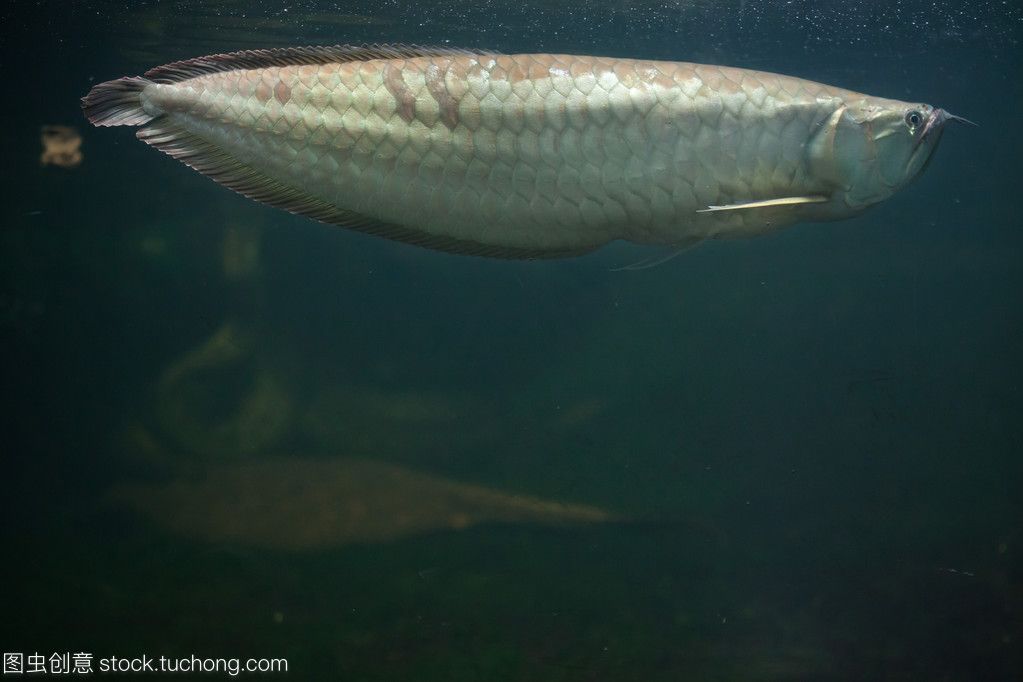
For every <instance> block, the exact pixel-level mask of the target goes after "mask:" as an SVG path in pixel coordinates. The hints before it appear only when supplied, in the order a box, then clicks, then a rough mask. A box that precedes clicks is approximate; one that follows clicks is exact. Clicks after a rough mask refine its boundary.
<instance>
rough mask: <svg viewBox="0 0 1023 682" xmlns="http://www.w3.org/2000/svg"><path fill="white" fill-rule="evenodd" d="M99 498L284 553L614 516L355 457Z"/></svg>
mask: <svg viewBox="0 0 1023 682" xmlns="http://www.w3.org/2000/svg"><path fill="white" fill-rule="evenodd" d="M106 499H107V500H108V501H109V502H110V503H112V504H113V505H115V506H124V507H126V508H128V509H130V510H133V511H135V512H138V513H140V514H142V515H143V516H144V517H146V518H148V519H150V520H151V521H153V522H154V523H155V524H156V525H157V526H159V527H161V528H164V529H166V530H168V531H170V532H172V533H175V534H178V535H182V536H184V537H189V538H193V539H196V540H199V541H202V542H212V543H231V544H237V545H243V546H248V547H256V548H263V549H277V550H289V551H303V550H316V549H330V548H338V547H345V546H348V545H355V544H377V543H386V542H394V541H397V540H401V539H404V538H407V537H411V536H415V535H424V534H430V533H438V532H442V531H460V530H465V529H467V528H471V527H473V526H477V525H480V524H536V525H543V526H554V527H566V528H567V527H573V526H584V525H589V524H597V523H614V522H619V521H621V520H622V519H621V517H619V516H617V515H616V514H614V513H612V512H609V511H606V510H604V509H601V508H599V507H594V506H590V505H585V504H577V503H566V502H559V501H555V500H548V499H541V498H537V497H532V496H529V495H519V494H513V493H509V492H503V491H500V490H495V489H493V488H488V487H485V486H481V485H477V484H473V483H465V482H461V481H454V480H450V479H447V478H443V477H440V476H436V475H434V474H428V473H425V472H421V471H417V470H415V469H408V468H405V467H401V466H397V465H394V464H389V463H387V462H382V461H377V460H372V459H364V458H359V457H319V458H317V457H294V456H271V457H266V458H263V459H252V460H245V461H241V462H235V463H230V464H211V465H208V466H206V467H203V468H201V469H199V470H197V471H193V472H192V473H191V474H190V475H185V474H182V475H177V476H174V477H172V478H170V479H169V480H167V481H163V482H148V481H135V482H127V481H126V482H123V483H119V484H116V485H114V486H112V487H111V488H110V489H109V490H108V491H107V494H106Z"/></svg>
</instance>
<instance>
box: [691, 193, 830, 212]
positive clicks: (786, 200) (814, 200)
mask: <svg viewBox="0 0 1023 682" xmlns="http://www.w3.org/2000/svg"><path fill="white" fill-rule="evenodd" d="M825 201H829V198H828V197H822V196H807V197H782V198H781V199H764V200H763V201H744V202H742V203H738V204H725V205H724V206H708V207H707V208H702V209H700V210H698V211H697V213H713V212H715V211H738V210H741V209H746V208H770V207H772V206H792V205H795V204H819V203H822V202H825Z"/></svg>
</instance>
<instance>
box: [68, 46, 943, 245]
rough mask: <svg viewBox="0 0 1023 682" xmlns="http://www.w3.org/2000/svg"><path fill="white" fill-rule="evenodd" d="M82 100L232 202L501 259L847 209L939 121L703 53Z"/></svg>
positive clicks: (351, 65) (174, 82) (314, 78)
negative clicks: (203, 177) (235, 198)
mask: <svg viewBox="0 0 1023 682" xmlns="http://www.w3.org/2000/svg"><path fill="white" fill-rule="evenodd" d="M83 108H84V110H85V113H86V115H87V116H88V118H89V119H90V120H91V121H92V122H93V123H94V124H95V125H100V126H107V125H142V126H144V127H142V128H141V129H140V130H139V131H138V137H139V138H140V139H141V140H143V141H144V142H147V143H148V144H150V145H153V146H155V147H157V148H158V149H161V150H163V151H165V152H167V153H168V154H170V155H171V156H174V157H176V158H178V159H180V160H181V161H183V162H185V163H186V164H188V165H190V166H191V167H193V168H195V169H196V170H199V171H200V172H202V173H204V174H207V175H209V176H211V177H213V178H214V179H215V180H217V181H219V182H221V183H223V184H225V185H227V186H228V187H231V188H232V189H235V190H237V191H239V192H241V193H243V194H245V195H247V196H250V197H252V198H254V199H257V200H260V201H263V202H266V203H269V204H272V205H275V206H279V207H282V208H285V209H287V210H290V211H292V212H295V213H300V214H303V215H307V216H310V217H313V218H316V219H318V220H322V221H324V222H329V223H334V224H338V225H343V226H347V227H352V228H355V229H359V230H362V231H366V232H370V233H374V234H378V235H382V236H385V237H389V238H392V239H397V240H400V241H405V242H410V243H415V244H420V245H423V246H427V247H432V248H437V249H441V250H446V251H452V252H458V253H470V254H477V255H489V256H499V257H519V258H537V257H554V256H564V255H573V254H579V253H585V252H587V251H591V250H593V249H595V248H598V247H600V246H602V245H604V244H606V243H608V242H610V241H613V240H618V239H622V240H628V241H632V242H639V243H647V244H663V245H668V246H675V247H681V246H685V245H688V244H692V243H695V242H699V241H701V240H704V239H707V238H720V237H734V236H750V235H756V234H759V233H763V232H766V231H769V230H773V229H776V228H778V227H781V226H783V225H787V224H791V223H793V222H797V221H802V220H830V219H837V218H845V217H849V216H852V215H855V214H857V213H859V212H861V211H862V210H864V209H865V208H867V207H868V206H870V205H872V204H874V203H876V202H878V201H881V200H883V199H885V198H887V197H888V196H890V195H891V194H892V193H894V192H895V191H896V190H897V189H899V188H900V187H902V186H903V185H905V184H906V183H908V182H909V180H911V179H912V178H913V177H914V176H915V175H917V174H918V172H919V171H920V170H921V169H922V167H923V166H924V165H925V162H926V160H927V159H928V158H929V156H930V155H931V153H932V152H933V150H934V148H935V147H936V145H937V141H938V139H939V138H940V135H941V131H942V127H943V124H944V122H945V120H946V118H947V115H946V114H945V113H944V112H943V111H942V110H941V109H935V108H933V107H930V106H928V105H924V104H910V103H906V102H900V101H897V100H888V99H882V98H876V97H870V96H868V95H862V94H859V93H855V92H852V91H849V90H843V89H841V88H836V87H832V86H829V85H823V84H820V83H815V82H812V81H807V80H803V79H799V78H792V77H788V76H781V75H776V74H770V73H764V72H760V71H751V70H745V69H738V68H729V67H723V66H709V65H700V64H690V63H683V62H663V61H645V60H634V59H616V58H602V57H589V56H572V55H555V54H525V55H500V54H491V53H484V52H475V51H466V50H455V49H447V48H418V47H405V46H374V47H340V46H339V47H331V48H289V49H278V50H256V51H247V52H239V53H232V54H227V55H215V56H211V57H204V58H200V59H195V60H189V61H185V62H177V63H174V64H169V65H166V66H163V67H158V68H156V69H153V70H151V71H149V72H147V74H146V76H145V77H143V78H138V77H136V78H122V79H120V80H116V81H109V82H107V83H102V84H100V85H97V86H96V87H95V88H93V90H92V91H91V92H90V93H89V95H88V96H86V97H85V98H83Z"/></svg>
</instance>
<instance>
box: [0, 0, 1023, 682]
mask: <svg viewBox="0 0 1023 682" xmlns="http://www.w3.org/2000/svg"><path fill="white" fill-rule="evenodd" d="M575 4H576V3H560V2H546V1H537V0H525V1H524V2H515V3H497V2H495V3H490V2H465V1H464V0H454V1H453V2H448V3H444V4H442V5H437V6H430V5H429V4H424V3H414V2H392V1H388V2H380V3H376V2H347V3H334V2H322V3H318V2H305V1H302V2H299V1H296V2H288V3H280V2H221V3H214V2H120V3H113V2H111V3H99V2H41V3H31V2H16V3H12V4H7V5H6V6H5V8H4V9H3V10H0V18H2V25H0V47H2V50H3V53H2V57H0V74H2V77H3V83H4V97H3V99H4V106H3V109H2V116H3V123H4V127H3V130H4V136H3V140H4V146H3V150H4V153H3V164H4V176H3V183H2V190H0V191H2V192H3V197H2V198H3V220H2V224H0V350H2V358H3V360H2V362H0V372H2V374H0V379H2V387H3V392H4V394H5V395H4V409H3V413H2V414H3V416H2V418H0V419H2V422H0V424H2V426H3V431H2V433H3V441H2V442H3V469H2V472H3V473H2V476H3V478H2V481H3V484H4V486H3V496H2V497H3V526H2V528H3V536H2V540H3V545H2V546H3V550H4V551H3V558H2V559H0V561H2V562H3V565H4V569H5V575H4V580H3V593H2V599H0V604H2V606H3V612H4V614H3V618H2V622H3V629H2V639H0V646H2V647H3V650H4V651H24V652H32V651H39V652H44V653H47V654H48V653H51V652H53V651H85V652H92V653H94V654H95V655H96V656H97V657H99V656H106V655H112V654H115V655H120V656H134V655H141V654H142V653H143V652H145V653H148V654H149V655H161V654H163V655H168V656H172V655H175V656H176V655H186V656H187V655H190V654H193V653H194V654H197V655H200V656H260V657H270V656H283V657H287V658H288V660H289V665H290V670H291V674H292V675H293V676H295V675H297V676H299V677H300V678H304V679H309V678H318V679H345V680H403V679H409V680H413V679H414V680H618V679H626V680H1014V679H1021V674H1023V664H1021V650H1023V642H1021V629H1023V534H1021V526H1023V523H1021V519H1023V508H1021V507H1023V505H1021V489H1023V457H1021V454H1023V453H1021V450H1023V390H1021V379H1023V376H1021V375H1023V361H1021V359H1020V358H1021V352H1023V306H1021V305H1020V303H1021V294H1020V292H1021V290H1023V259H1021V253H1023V220H1021V217H1020V209H1019V198H1020V191H1021V188H1023V182H1021V180H1023V172H1021V169H1020V158H1021V155H1023V144H1021V134H1020V128H1021V126H1020V111H1021V108H1023V78H1021V65H1023V59H1021V48H1020V39H1021V37H1023V23H1021V22H1023V11H1021V9H1020V7H1019V5H1018V4H1017V3H1015V2H980V3H965V2H963V3H957V2H947V1H945V0H937V1H936V2H931V1H927V2H917V1H915V0H906V1H904V2H877V3H874V2H819V3H814V2H806V1H801V0H794V1H792V2H766V3H759V2H752V1H750V2H734V1H730V0H723V1H720V2H703V1H694V2H682V3H670V2H669V3H664V2H661V3H657V2H623V1H614V2H611V1H606V2H605V1H597V2H593V3H586V4H585V5H583V6H581V7H576V6H574V5H575ZM384 41H394V42H416V43H423V44H431V43H449V44H452V45H463V46H472V47H477V46H478V47H489V48H494V49H497V50H501V51H504V52H528V51H559V52H581V53H593V54H605V55H619V56H630V57H645V58H656V59H675V60H690V61H703V62H710V63H723V64H730V65H735V66H744V67H752V68H760V69H765V70H771V71H778V72H782V73H788V74H792V75H797V76H801V77H806V78H811V79H815V80H820V81H825V82H829V83H834V84H837V85H842V86H845V87H849V88H852V89H857V90H862V91H865V92H869V93H871V94H876V95H883V96H889V97H894V98H899V99H906V100H922V101H926V102H930V103H933V104H935V105H938V106H942V107H945V108H947V109H949V110H950V111H952V112H954V113H958V114H962V115H964V116H968V117H970V118H972V119H975V120H976V121H978V122H980V124H981V127H980V128H977V129H966V128H954V129H951V130H949V131H948V132H947V133H946V135H945V139H944V141H943V143H942V148H941V149H940V150H938V152H937V158H935V159H934V161H933V163H932V164H931V166H930V168H929V169H928V171H927V172H926V173H925V174H924V175H923V177H922V178H921V179H920V180H918V181H917V182H916V183H915V184H914V185H913V186H912V187H910V188H909V189H907V190H905V191H904V192H902V193H901V194H899V195H898V196H896V197H895V198H893V199H891V200H890V201H888V202H887V203H885V204H883V205H881V206H879V207H877V208H876V209H874V210H873V211H871V212H869V213H868V214H867V215H865V216H863V217H860V218H858V219H855V220H851V221H847V222H841V223H834V224H827V225H804V226H799V227H795V228H792V229H789V230H787V231H784V232H781V233H779V234H777V235H773V236H769V237H764V238H759V239H755V240H751V241H746V242H732V243H716V244H710V245H707V246H703V247H700V248H698V249H696V250H694V251H692V252H690V253H687V254H685V255H683V256H682V257H679V258H677V259H675V260H673V261H671V262H670V263H667V264H665V265H662V266H660V267H657V268H654V269H650V270H643V271H640V272H610V271H609V268H612V267H614V266H617V265H622V264H627V263H630V262H633V261H636V260H638V259H640V258H642V257H643V256H644V255H647V254H646V252H643V251H640V250H638V249H636V248H634V247H629V246H626V245H615V246H612V247H610V248H606V249H604V250H602V251H600V252H599V253H597V254H595V255H591V256H588V257H585V258H581V259H575V260H568V261H558V262H549V263H547V262H545V263H507V262H496V261H490V260H485V259H475V258H465V257H454V256H448V255H443V254H437V253H431V252H427V251H421V250H418V249H415V248H413V247H408V246H404V245H398V244H393V243H388V242H384V241H381V240H377V239H375V238H372V237H366V236H362V235H357V234H352V233H348V232H345V231H342V230H339V229H333V228H328V227H325V226H321V225H318V224H315V223H312V222H310V221H307V220H303V219H300V218H296V217H293V216H289V215H286V214H283V213H281V212H277V211H273V210H271V209H267V208H264V207H261V206H258V205H255V204H251V203H249V202H247V201H246V200H244V199H241V198H239V197H237V196H235V195H233V194H232V193H230V192H228V191H226V190H224V189H222V188H220V187H217V186H216V185H215V184H214V183H211V182H209V181H208V180H205V179H203V178H201V177H199V176H198V175H196V174H195V173H193V172H191V171H189V170H188V169H186V168H184V167H183V166H180V165H179V164H177V163H175V162H173V161H171V160H169V159H168V158H166V157H164V156H163V155H161V154H158V153H156V152H154V151H153V150H151V149H148V148H146V147H145V145H142V144H139V143H138V142H136V141H135V139H134V136H133V135H132V132H131V131H130V130H127V129H110V130H96V129H92V128H90V127H88V126H87V124H86V122H85V121H84V120H83V119H82V117H81V114H80V112H79V109H78V98H79V97H80V96H81V95H83V94H84V93H85V92H86V91H87V90H88V88H89V87H90V85H91V84H93V83H95V82H98V81H102V80H107V79H110V78H115V77H118V76H122V75H135V74H138V73H141V72H142V71H144V70H145V69H146V68H148V67H150V66H153V65H157V64H161V63H165V62H168V61H172V60H175V59H181V58H187V57H193V56H198V55H201V54H206V53H211V52H222V51H227V50H231V49H239V48H251V47H266V46H277V45H292V44H333V43H338V42H352V43H361V42H384ZM45 124H64V125H71V126H75V127H77V128H78V129H79V130H80V132H81V134H82V136H83V140H84V141H83V145H82V150H83V153H84V161H83V162H82V164H81V165H80V166H78V167H77V168H73V169H64V168H57V167H53V166H46V167H44V166H41V165H40V163H39V160H38V157H39V153H40V143H39V128H40V126H42V125H45ZM246 254H248V255H246ZM232 263H233V264H234V265H232ZM238 263H242V265H240V266H239V265H237V264H238ZM225 330H226V331H225ZM218 333H219V334H220V336H219V337H218V336H217V334H218ZM226 337H229V338H230V339H231V340H232V343H229V344H227V346H229V347H231V348H232V349H234V350H233V353H234V354H233V355H230V354H228V355H230V357H228V358H227V359H224V358H223V357H221V358H220V359H217V360H211V361H209V362H207V363H205V364H202V363H200V364H199V365H196V364H194V363H193V364H192V365H189V364H188V363H189V361H188V360H183V358H188V357H190V356H189V354H190V353H194V351H195V349H197V348H200V347H202V346H203V344H207V343H208V341H209V339H211V338H219V339H221V340H223V339H224V338H226ZM192 357H194V356H192ZM182 367H186V368H188V367H190V368H191V369H186V370H182V369H181V368H182ZM175 368H177V369H175ZM175 371H177V372H178V374H177V375H175V374H174V372H175ZM182 374H184V375H185V377H186V378H184V379H181V378H180V377H181V376H182ZM173 376H177V377H178V379H173V378H168V377H173ZM353 456H357V457H360V458H367V459H370V460H372V461H376V462H388V463H391V464H395V465H398V466H400V467H403V468H405V469H408V470H414V471H419V472H428V473H430V474H432V475H434V476H436V477H438V479H440V478H442V479H445V480H448V481H457V482H461V483H465V484H471V485H474V486H482V487H486V488H488V489H490V490H492V491H498V492H500V493H505V494H507V495H529V496H533V497H535V498H542V499H544V500H556V501H560V502H565V503H577V504H586V505H591V506H594V507H599V508H601V509H604V510H607V511H608V512H611V513H614V514H616V515H618V519H617V520H615V521H613V522H608V523H594V524H564V523H554V524H553V525H552V524H548V523H546V522H536V523H534V522H516V523H508V524H493V523H481V524H479V525H472V526H471V527H468V528H464V529H461V530H458V529H453V528H452V527H451V526H461V525H466V524H465V523H463V521H464V520H465V519H464V517H460V516H457V514H458V513H462V512H459V511H458V510H457V509H455V510H454V511H451V510H448V511H446V512H445V514H442V515H440V516H438V517H437V519H435V520H434V521H433V522H432V526H430V527H429V528H427V529H425V530H424V532H419V533H414V534H409V535H406V536H404V537H397V538H395V537H389V536H387V533H386V532H385V530H386V528H387V526H388V523H390V521H391V519H389V518H377V519H375V522H376V523H377V526H378V527H379V528H383V529H385V530H384V531H380V532H379V537H374V538H371V539H370V541H358V542H347V541H342V540H338V539H336V538H335V539H334V541H329V539H328V540H326V541H320V542H314V543H313V545H312V546H310V547H306V548H304V549H301V550H295V549H293V548H289V547H287V546H281V545H280V543H279V542H278V543H277V545H275V544H274V541H272V540H267V541H266V542H263V543H260V542H258V541H255V542H254V541H239V540H238V539H237V538H231V537H220V536H217V535H216V534H215V533H210V534H207V535H206V536H202V535H201V533H200V534H198V535H197V534H196V532H191V533H189V532H174V531H173V530H171V529H169V528H168V527H167V526H166V525H162V524H161V523H160V522H159V519H157V518H155V517H152V516H147V515H145V514H141V513H139V512H138V511H137V510H135V509H133V508H131V507H130V506H126V505H124V504H123V503H118V502H117V496H116V494H113V493H112V492H111V491H112V490H116V489H117V488H118V486H125V485H138V484H139V483H140V482H143V483H146V484H148V485H151V486H154V488H152V489H157V488H158V487H159V486H161V485H165V484H166V482H167V481H171V480H179V479H180V478H181V477H185V479H187V480H192V481H195V480H202V479H203V477H205V476H207V475H208V474H207V473H205V472H208V471H209V469H208V467H209V466H210V465H211V464H217V465H220V466H224V467H228V468H230V467H235V466H239V465H240V464H242V463H244V462H248V461H271V462H276V463H278V465H279V466H280V468H279V469H278V471H281V472H286V471H287V470H288V469H287V464H288V462H289V461H290V460H289V458H302V459H304V460H307V461H308V460H309V459H310V458H313V459H317V461H320V460H329V461H330V462H347V461H350V460H349V458H351V457H353ZM252 485H254V486H256V487H257V489H258V486H259V485H266V486H268V489H269V488H272V487H273V485H274V482H273V481H262V482H261V481H259V480H255V481H253V482H252ZM302 485H313V483H306V484H296V486H297V487H296V490H295V491H294V494H293V495H291V496H290V497H288V495H282V496H281V501H280V502H279V503H280V504H281V505H284V504H288V505H292V506H297V507H298V508H299V509H300V510H301V509H302V508H303V507H302V505H303V500H304V499H305V497H303V492H302V491H303V487H302ZM274 489H275V490H276V488H274ZM147 490H148V489H147ZM275 494H280V493H275ZM386 494H388V495H392V496H393V497H395V498H396V499H398V500H403V501H404V503H407V507H408V510H409V513H410V514H413V515H416V514H419V515H421V516H422V515H424V514H427V512H426V511H422V510H420V509H419V508H418V507H417V506H416V504H417V497H418V493H417V491H416V490H415V489H414V487H413V488H412V489H401V488H400V486H397V487H395V489H394V490H388V491H387V493H386ZM494 494H495V495H496V494H497V492H495V493H494ZM275 499H276V498H273V499H271V500H270V501H269V502H268V504H269V505H270V506H271V508H272V507H273V505H274V504H275V503H276V502H275V501H274V500H275ZM502 499H504V498H502ZM207 502H208V501H207ZM194 504H195V505H196V509H197V513H198V514H199V515H202V514H203V510H204V509H205V507H203V506H202V505H203V504H204V502H202V501H197V502H195V503H194ZM344 504H345V501H339V506H343V505H344ZM180 506H188V505H179V507H180ZM272 511H273V509H271V512H272ZM247 513H248V512H247V510H246V509H244V508H239V509H238V510H237V515H238V516H239V517H240V518H238V519H236V520H237V522H238V523H239V524H245V522H246V518H244V516H245V514H247ZM465 513H469V514H471V513H475V512H471V510H470V512H465ZM452 514H454V515H455V516H452ZM228 515H230V514H228ZM299 516H300V517H301V514H300V515H299ZM452 519H454V521H453V520H452ZM458 519H462V521H458ZM252 523H255V524H257V525H258V524H259V523H262V521H260V520H253V521H252ZM308 523H309V524H311V525H315V523H316V517H315V514H312V515H311V516H310V517H309V519H308ZM428 525H429V524H428ZM284 530H285V532H290V531H291V530H293V531H294V532H295V533H299V532H301V529H298V528H295V529H289V528H285V529H284ZM193 531H194V529H193ZM252 533H253V534H255V535H257V536H258V534H259V529H258V528H257V529H255V530H253V531H252Z"/></svg>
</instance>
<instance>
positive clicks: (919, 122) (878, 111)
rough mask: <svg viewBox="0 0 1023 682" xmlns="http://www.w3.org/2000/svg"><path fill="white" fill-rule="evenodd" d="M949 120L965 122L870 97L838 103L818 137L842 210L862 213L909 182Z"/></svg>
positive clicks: (924, 163) (923, 106) (919, 107)
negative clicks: (825, 147)
mask: <svg viewBox="0 0 1023 682" xmlns="http://www.w3.org/2000/svg"><path fill="white" fill-rule="evenodd" d="M952 120H958V121H963V122H965V123H971V122H970V121H967V120H966V119H964V118H962V117H959V116H955V115H953V114H949V113H948V112H946V111H945V110H944V109H939V108H937V107H933V106H931V105H929V104H914V103H909V102H901V101H898V100H889V99H880V98H873V97H862V99H856V100H852V101H845V102H840V103H839V106H838V108H837V109H836V110H835V111H834V112H833V113H832V115H831V116H830V118H829V120H828V122H827V123H826V124H825V129H824V131H823V132H824V133H825V139H827V141H828V142H829V143H830V144H829V145H828V146H829V147H830V149H828V150H827V151H828V152H830V154H829V156H830V158H829V159H828V161H829V163H828V165H829V166H830V169H831V171H832V180H833V181H834V182H835V184H836V185H837V189H838V190H839V191H840V192H841V196H842V199H843V200H844V203H845V204H846V205H847V207H848V208H849V209H850V210H852V211H859V210H863V209H865V208H867V207H868V206H871V205H873V204H876V203H878V202H880V201H884V200H885V199H887V198H888V197H890V196H892V195H893V194H895V193H896V192H897V191H899V190H900V189H902V188H903V187H905V186H906V185H908V184H909V183H910V182H912V181H913V180H914V179H915V178H916V177H918V176H919V175H920V173H921V172H923V170H924V168H926V167H927V164H928V162H929V161H930V159H931V158H932V156H933V155H934V151H935V150H936V149H937V148H938V142H939V141H940V140H941V135H942V133H943V132H944V130H945V125H946V123H948V122H949V121H952ZM973 125H976V124H973Z"/></svg>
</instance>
